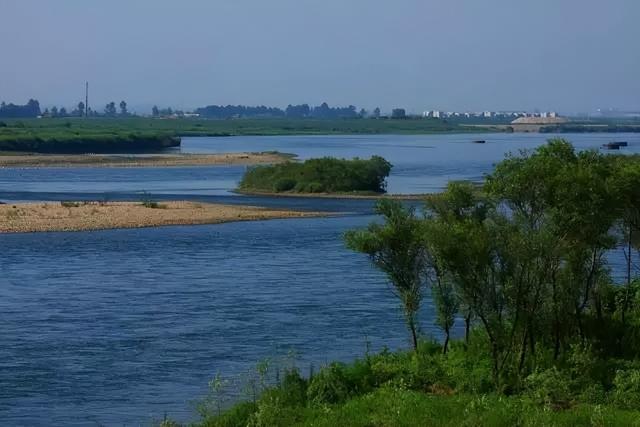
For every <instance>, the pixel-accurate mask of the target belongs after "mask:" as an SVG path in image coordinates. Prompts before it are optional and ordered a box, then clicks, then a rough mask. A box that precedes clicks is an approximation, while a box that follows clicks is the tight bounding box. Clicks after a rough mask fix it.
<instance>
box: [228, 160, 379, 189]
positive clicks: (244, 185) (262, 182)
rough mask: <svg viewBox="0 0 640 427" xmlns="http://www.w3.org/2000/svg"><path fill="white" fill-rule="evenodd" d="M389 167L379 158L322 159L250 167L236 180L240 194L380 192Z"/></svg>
mask: <svg viewBox="0 0 640 427" xmlns="http://www.w3.org/2000/svg"><path fill="white" fill-rule="evenodd" d="M390 171H391V164H390V163H389V162H387V161H386V160H385V159H383V158H382V157H379V156H373V157H371V159H368V160H365V159H358V158H356V159H353V160H345V159H336V158H331V157H324V158H321V159H309V160H306V161H305V162H303V163H295V162H287V163H282V164H277V165H268V166H254V167H252V168H250V169H248V170H247V172H245V174H244V176H243V177H242V181H240V189H241V190H243V191H257V192H275V193H282V192H295V193H342V192H372V193H383V192H384V191H385V180H386V178H387V176H389V172H390Z"/></svg>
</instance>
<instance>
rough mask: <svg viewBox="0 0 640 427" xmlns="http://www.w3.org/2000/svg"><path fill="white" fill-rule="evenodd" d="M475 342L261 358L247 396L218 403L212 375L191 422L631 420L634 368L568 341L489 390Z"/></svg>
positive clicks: (220, 393)
mask: <svg viewBox="0 0 640 427" xmlns="http://www.w3.org/2000/svg"><path fill="white" fill-rule="evenodd" d="M482 340H483V338H482V337H480V336H477V335H474V336H473V337H472V338H471V340H470V342H469V344H468V345H465V344H464V343H463V342H461V341H460V342H455V343H453V345H452V346H451V349H450V350H449V352H448V354H446V355H445V354H443V353H442V347H441V346H440V345H438V344H436V343H433V342H428V341H423V342H422V343H421V344H420V346H419V348H418V349H417V351H415V352H413V351H409V352H403V351H400V352H387V351H383V352H382V353H379V354H375V355H367V356H366V357H365V358H363V359H360V360H356V361H355V362H353V363H351V364H339V363H333V364H331V365H328V366H325V367H324V368H322V369H321V370H319V371H318V372H317V373H312V374H311V375H310V376H308V377H303V376H301V375H300V373H299V371H298V369H297V368H296V367H295V364H293V365H292V364H291V362H290V361H288V362H285V363H284V364H283V366H275V364H273V363H271V364H270V363H268V362H263V363H261V364H259V365H258V367H257V368H256V376H255V378H254V380H253V383H252V384H253V389H252V390H253V392H254V393H256V392H257V394H254V395H247V399H246V400H245V401H243V402H240V403H237V404H235V405H233V406H231V407H229V408H228V409H226V410H223V407H224V404H225V402H226V398H225V396H226V395H225V393H226V392H227V390H226V387H227V384H228V383H227V382H226V380H225V379H224V378H222V377H216V379H215V380H214V381H212V382H211V383H210V387H211V388H210V392H209V395H208V396H207V397H206V398H205V399H203V400H202V401H201V402H200V405H199V411H200V414H201V416H202V419H201V421H200V423H199V425H200V426H202V427H232V426H238V427H239V426H273V427H277V426H327V427H329V426H332V427H333V426H362V427H365V426H416V427H418V426H505V427H507V426H638V425H640V410H638V408H640V406H638V404H640V388H638V387H637V386H635V387H633V386H632V387H630V386H629V385H630V384H635V383H633V381H631V382H630V381H629V380H628V379H629V378H632V377H633V376H634V375H636V376H637V375H638V370H637V368H638V366H637V364H635V365H633V366H632V365H631V364H629V362H626V361H615V360H609V361H606V362H605V361H603V360H598V359H597V358H596V357H594V356H593V355H591V354H590V353H588V352H586V351H585V350H584V349H578V348H575V349H574V350H572V354H571V357H568V358H566V359H563V360H562V361H559V362H558V367H553V366H552V365H553V364H552V363H551V362H549V367H548V369H546V370H541V371H539V372H537V373H534V374H531V375H530V376H529V377H527V378H526V379H525V381H524V383H523V384H522V387H521V388H520V389H519V390H512V391H511V392H509V393H507V394H498V393H496V392H495V390H494V389H493V387H492V385H491V384H492V378H491V368H490V365H491V361H490V357H489V355H488V349H487V348H485V347H483V345H482ZM541 357H542V356H541ZM597 367H599V368H600V370H597V369H595V368H597ZM603 372H606V373H609V376H607V375H603ZM264 384H271V385H269V386H265V385H264ZM250 394H251V393H250Z"/></svg>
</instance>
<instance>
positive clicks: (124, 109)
mask: <svg viewBox="0 0 640 427" xmlns="http://www.w3.org/2000/svg"><path fill="white" fill-rule="evenodd" d="M120 115H121V116H128V115H129V112H128V111H127V103H126V102H125V101H120Z"/></svg>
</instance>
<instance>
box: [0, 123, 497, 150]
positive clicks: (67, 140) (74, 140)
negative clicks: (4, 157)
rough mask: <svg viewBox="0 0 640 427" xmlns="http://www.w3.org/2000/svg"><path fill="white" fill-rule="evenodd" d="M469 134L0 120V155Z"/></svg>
mask: <svg viewBox="0 0 640 427" xmlns="http://www.w3.org/2000/svg"><path fill="white" fill-rule="evenodd" d="M489 130H490V129H487V130H485V131H489ZM471 131H473V132H478V130H477V129H473V128H469V127H464V126H461V125H458V124H450V123H447V122H445V121H441V120H435V119H420V120H417V119H416V120H391V119H336V120H329V119H326V120H313V119H266V118H265V119H229V120H207V119H159V118H144V117H127V118H88V119H87V118H55V119H52V118H42V119H11V120H7V119H4V120H0V151H23V152H46V153H55V152H61V153H69V152H80V153H86V152H114V151H118V152H130V151H131V152H136V151H154V150H158V149H162V148H165V146H166V144H167V143H168V142H169V141H170V140H169V139H168V138H171V137H180V136H233V135H328V134H427V133H447V132H451V133H460V132H471ZM110 144H111V145H110Z"/></svg>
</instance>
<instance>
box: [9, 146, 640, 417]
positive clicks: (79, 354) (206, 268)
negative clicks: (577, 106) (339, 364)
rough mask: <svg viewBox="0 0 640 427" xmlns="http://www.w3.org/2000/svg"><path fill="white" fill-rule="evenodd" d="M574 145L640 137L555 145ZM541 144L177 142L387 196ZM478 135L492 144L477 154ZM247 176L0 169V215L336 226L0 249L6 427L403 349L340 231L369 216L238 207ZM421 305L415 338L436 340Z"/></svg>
mask: <svg viewBox="0 0 640 427" xmlns="http://www.w3.org/2000/svg"><path fill="white" fill-rule="evenodd" d="M562 136H563V137H565V138H567V139H569V140H570V141H572V142H573V143H574V145H575V146H576V147H577V148H579V149H588V148H598V147H599V146H600V145H601V144H603V143H606V142H610V141H612V140H626V141H628V142H629V147H628V148H626V149H624V150H625V151H624V152H639V151H640V134H617V135H611V134H575V135H568V134H567V135H562ZM549 137H551V136H550V135H541V134H495V135H493V134H491V135H487V134H483V135H425V136H389V135H385V136H312V137H311V136H302V137H233V138H184V139H183V146H182V148H181V150H182V151H184V152H191V153H195V152H198V153H205V152H206V153H216V152H235V151H265V150H278V151H282V152H290V153H295V154H297V155H299V157H300V158H302V159H305V158H310V157H318V156H324V155H332V156H337V157H354V156H360V157H369V156H370V155H372V154H377V155H381V156H383V157H385V158H387V159H388V160H389V161H391V163H393V164H394V169H393V172H392V175H391V177H390V178H389V186H388V189H389V191H390V192H393V193H419V192H428V191H437V190H439V189H441V188H442V187H443V186H444V185H445V184H446V182H447V181H449V180H453V179H471V180H481V179H482V177H483V175H484V174H485V173H487V172H490V171H491V169H492V166H493V165H494V164H495V163H496V162H497V161H499V160H500V159H502V158H503V156H504V155H505V153H507V152H509V151H517V150H520V149H530V148H533V147H535V146H537V145H539V144H542V143H544V141H545V139H546V138H549ZM475 139H484V140H486V141H487V142H486V144H473V143H471V141H472V140H475ZM243 171H244V167H242V166H229V167H207V166H200V167H172V168H64V169H0V201H4V202H9V203H10V202H11V201H36V200H96V199H97V200H139V199H140V198H141V195H142V194H143V192H147V193H148V194H149V195H151V196H152V197H153V198H155V199H158V200H163V199H190V200H200V201H213V202H224V203H245V204H254V205H263V206H282V207H291V208H297V209H314V210H328V211H335V212H341V213H346V214H345V215H341V216H339V217H332V218H312V219H291V220H271V221H258V222H244V223H227V224H219V225H204V226H175V227H163V228H149V229H128V230H107V231H97V232H75V233H38V234H33V233H25V234H13V235H7V234H5V235H0V243H1V245H0V272H1V274H0V417H1V419H2V420H3V423H4V424H7V425H24V426H51V425H65V426H73V425H77V426H86V425H148V424H150V423H151V422H152V421H153V420H154V419H156V420H158V419H161V418H162V417H163V415H164V414H165V413H166V414H168V415H169V416H171V417H173V418H176V419H178V420H183V421H185V420H193V419H195V413H194V410H193V400H194V399H197V398H199V397H201V396H202V395H203V394H204V393H205V391H206V387H207V381H208V380H209V379H210V378H211V377H213V376H214V375H215V373H216V372H220V373H222V374H223V375H226V376H228V377H230V378H237V377H238V376H240V375H241V374H242V373H243V372H246V371H247V370H248V369H250V368H251V367H252V366H254V365H255V364H256V362H258V361H260V360H262V359H264V358H265V357H270V356H281V355H285V354H287V353H288V352H289V351H291V350H295V352H296V353H297V354H298V361H297V363H298V366H300V367H301V369H302V370H303V372H306V371H307V370H308V369H309V367H310V366H311V365H313V366H315V367H318V366H320V365H321V364H323V363H325V362H327V361H331V360H343V361H349V360H352V359H353V358H356V357H360V356H362V355H364V352H365V349H366V348H367V346H368V345H370V346H371V348H372V349H373V350H379V349H381V348H382V347H383V346H388V347H389V348H392V349H394V348H401V347H407V346H408V345H409V337H408V335H407V333H406V330H405V327H404V324H403V320H402V317H401V313H400V310H399V306H398V303H397V302H396V300H395V299H394V298H393V296H392V295H391V293H390V292H389V290H388V289H387V284H386V281H385V278H384V276H383V275H381V274H380V273H379V272H377V271H376V270H374V269H373V268H372V267H371V266H370V264H369V262H368V260H367V259H366V257H364V256H362V255H360V254H355V253H352V252H350V251H348V250H346V249H345V248H344V245H343V243H342V240H341V235H342V233H344V231H346V230H348V229H351V228H355V227H362V226H365V225H366V224H368V223H369V222H370V221H373V220H375V219H376V218H375V216H373V215H372V205H373V204H372V202H370V201H366V200H357V201H351V200H333V199H297V198H268V197H250V196H240V195H235V194H233V193H232V192H231V190H232V189H233V188H234V187H235V185H236V184H237V182H238V180H239V178H240V177H241V175H242V173H243ZM433 320H434V319H433V310H432V305H431V303H430V301H429V300H427V301H425V304H424V307H423V310H422V313H421V328H422V331H423V333H424V334H426V335H429V334H431V335H433V336H434V337H436V338H437V337H439V332H438V330H437V329H436V328H435V327H434V325H433Z"/></svg>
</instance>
